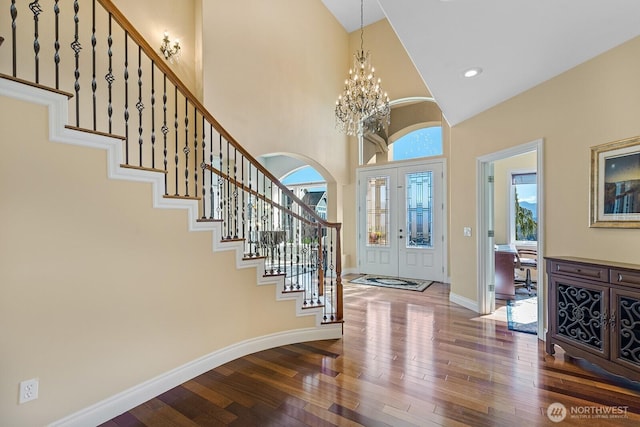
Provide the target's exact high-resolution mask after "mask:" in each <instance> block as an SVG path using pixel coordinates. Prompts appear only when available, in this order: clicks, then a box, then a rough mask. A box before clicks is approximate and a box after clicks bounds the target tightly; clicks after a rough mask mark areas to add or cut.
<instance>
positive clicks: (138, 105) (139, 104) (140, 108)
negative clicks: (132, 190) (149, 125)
mask: <svg viewBox="0 0 640 427" xmlns="http://www.w3.org/2000/svg"><path fill="white" fill-rule="evenodd" d="M136 108H137V109H138V166H140V167H142V145H143V143H144V138H143V137H142V112H143V111H144V103H143V102H142V48H141V47H140V46H138V102H136Z"/></svg>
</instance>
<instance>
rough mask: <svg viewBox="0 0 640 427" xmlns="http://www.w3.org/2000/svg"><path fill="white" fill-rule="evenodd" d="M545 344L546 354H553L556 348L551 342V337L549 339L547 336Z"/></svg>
mask: <svg viewBox="0 0 640 427" xmlns="http://www.w3.org/2000/svg"><path fill="white" fill-rule="evenodd" d="M545 346H546V350H547V354H550V355H551V356H553V355H554V354H555V353H556V349H555V347H554V345H553V343H552V342H551V339H549V337H547V341H546V342H545Z"/></svg>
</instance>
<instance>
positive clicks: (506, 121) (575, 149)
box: [450, 38, 640, 300]
mask: <svg viewBox="0 0 640 427" xmlns="http://www.w3.org/2000/svg"><path fill="white" fill-rule="evenodd" d="M639 53H640V38H637V39H634V40H632V41H630V42H627V43H626V44H624V45H622V46H620V47H618V48H616V49H613V50H611V51H609V52H606V53H604V54H602V55H600V56H599V57H596V58H595V59H593V60H591V61H589V62H587V63H585V64H583V65H580V66H578V67H576V68H574V69H572V70H570V71H568V72H566V73H564V74H562V75H560V76H558V77H556V78H554V79H552V80H550V81H548V82H546V83H544V84H541V85H540V86H538V87H536V88H533V89H531V90H529V91H528V92H525V93H523V94H521V95H519V96H517V97H515V98H513V99H511V100H508V101H506V102H504V103H502V104H500V105H498V106H497V107H495V108H492V109H491V110H489V111H486V112H484V113H482V114H479V115H478V116H476V117H474V118H472V119H470V120H467V121H465V122H463V123H461V124H459V125H457V126H455V127H454V128H453V129H452V131H451V139H452V141H451V162H450V172H451V225H452V229H451V253H452V254H454V255H453V256H452V257H451V274H452V284H451V285H452V287H451V289H452V292H454V293H456V294H458V295H461V296H463V297H467V298H470V299H474V300H475V299H476V294H477V292H476V290H477V276H476V268H477V253H476V240H475V239H469V238H464V237H462V228H463V227H464V226H467V225H471V226H474V224H476V209H475V207H476V185H475V183H476V158H477V157H478V156H482V155H486V154H490V153H493V152H496V151H499V150H502V149H505V148H508V147H512V146H516V145H519V144H523V143H527V142H531V141H534V140H537V139H539V138H543V140H544V179H545V183H544V203H545V207H544V215H545V223H546V229H545V231H544V238H545V239H544V241H545V247H544V248H543V251H544V254H545V255H573V256H579V257H589V258H596V259H603V260H614V261H621V262H630V263H640V258H639V257H638V254H639V253H640V251H639V250H640V239H639V238H638V237H640V234H639V233H640V230H632V229H621V230H615V229H594V228H589V165H590V160H589V154H590V150H589V147H591V146H594V145H598V144H602V143H605V142H609V141H614V140H618V139H622V138H627V137H630V136H635V135H638V134H640V121H638V117H640V97H638V93H640V78H638V75H637V72H636V70H637V69H638V68H639V67H640V54H639Z"/></svg>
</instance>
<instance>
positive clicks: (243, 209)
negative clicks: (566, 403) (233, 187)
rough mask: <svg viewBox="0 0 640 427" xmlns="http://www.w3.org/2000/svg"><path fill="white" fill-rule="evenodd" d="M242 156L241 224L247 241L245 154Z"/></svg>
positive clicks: (243, 236)
mask: <svg viewBox="0 0 640 427" xmlns="http://www.w3.org/2000/svg"><path fill="white" fill-rule="evenodd" d="M241 157H242V163H241V165H242V166H241V168H242V171H241V174H240V180H241V182H242V187H243V188H242V199H241V201H240V203H242V224H241V225H240V227H241V229H242V239H243V240H244V241H245V242H246V241H247V240H246V236H247V234H246V232H245V230H246V228H247V224H246V216H245V214H246V205H245V200H244V195H245V194H244V193H245V190H244V161H245V158H244V156H241Z"/></svg>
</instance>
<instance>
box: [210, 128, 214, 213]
mask: <svg viewBox="0 0 640 427" xmlns="http://www.w3.org/2000/svg"><path fill="white" fill-rule="evenodd" d="M209 165H210V166H211V168H213V125H211V124H210V125H209ZM213 192H214V189H213V170H212V169H209V205H210V209H211V210H210V211H209V218H210V219H213V218H214V210H215V200H214V197H213Z"/></svg>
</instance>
